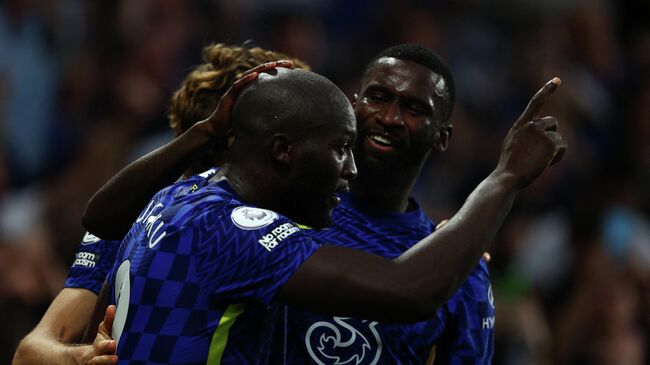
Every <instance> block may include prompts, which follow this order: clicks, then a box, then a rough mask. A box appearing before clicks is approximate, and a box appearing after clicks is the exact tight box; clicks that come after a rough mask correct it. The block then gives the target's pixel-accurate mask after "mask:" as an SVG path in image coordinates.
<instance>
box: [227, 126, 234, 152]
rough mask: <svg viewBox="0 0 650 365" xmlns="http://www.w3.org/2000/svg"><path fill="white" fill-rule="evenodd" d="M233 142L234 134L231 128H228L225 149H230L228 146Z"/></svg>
mask: <svg viewBox="0 0 650 365" xmlns="http://www.w3.org/2000/svg"><path fill="white" fill-rule="evenodd" d="M234 142H235V134H234V133H233V132H232V128H228V131H227V132H226V149H230V146H232V144H233V143H234Z"/></svg>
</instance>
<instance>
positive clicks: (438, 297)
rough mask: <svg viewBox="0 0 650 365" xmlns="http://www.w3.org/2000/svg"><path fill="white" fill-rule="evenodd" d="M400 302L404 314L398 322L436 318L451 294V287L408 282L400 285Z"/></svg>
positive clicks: (447, 284)
mask: <svg viewBox="0 0 650 365" xmlns="http://www.w3.org/2000/svg"><path fill="white" fill-rule="evenodd" d="M400 287H401V291H402V293H401V294H400V296H401V302H402V303H403V306H402V307H403V308H402V309H401V311H402V312H403V313H404V316H403V318H401V319H400V321H407V322H420V321H424V320H428V319H431V318H433V317H435V316H436V313H437V312H438V309H439V308H440V307H442V306H443V305H444V304H445V303H446V301H447V300H448V298H449V297H450V295H451V293H450V290H451V288H452V287H453V285H449V283H440V284H438V285H431V283H430V282H428V281H427V280H410V281H409V282H408V284H404V285H401V286H400Z"/></svg>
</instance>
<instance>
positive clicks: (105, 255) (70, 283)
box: [63, 168, 217, 294]
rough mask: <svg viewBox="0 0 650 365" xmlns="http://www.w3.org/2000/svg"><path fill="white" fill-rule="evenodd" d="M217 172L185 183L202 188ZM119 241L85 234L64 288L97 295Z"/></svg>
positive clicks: (209, 172) (204, 173)
mask: <svg viewBox="0 0 650 365" xmlns="http://www.w3.org/2000/svg"><path fill="white" fill-rule="evenodd" d="M216 172H217V169H216V168H213V169H209V170H207V171H205V172H203V173H201V174H198V175H194V176H192V177H190V178H189V179H187V180H186V181H187V182H189V183H191V184H192V186H193V185H197V188H198V186H203V185H205V184H206V183H207V181H208V179H209V178H210V177H212V176H214V174H215V173H216ZM120 243H121V241H110V240H103V239H101V238H99V237H97V236H95V235H93V234H92V233H90V232H86V234H85V235H84V237H83V238H82V240H81V243H80V244H79V246H78V247H77V251H76V252H75V260H74V262H73V263H72V266H71V267H70V272H69V273H68V277H67V278H66V280H65V283H64V284H63V287H64V288H81V289H87V290H90V291H92V292H94V293H95V294H99V291H100V290H101V288H102V286H103V285H104V281H105V280H106V276H107V275H108V273H109V271H110V270H111V268H112V267H113V264H114V263H115V255H116V254H117V250H118V248H119V247H120Z"/></svg>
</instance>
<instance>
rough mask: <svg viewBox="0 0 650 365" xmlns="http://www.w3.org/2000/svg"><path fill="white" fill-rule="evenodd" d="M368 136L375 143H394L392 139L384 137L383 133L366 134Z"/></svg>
mask: <svg viewBox="0 0 650 365" xmlns="http://www.w3.org/2000/svg"><path fill="white" fill-rule="evenodd" d="M368 138H370V139H371V140H372V141H373V142H375V143H377V144H378V145H380V146H385V147H392V146H393V145H394V143H393V141H392V140H391V139H389V138H388V137H386V136H385V135H381V134H377V133H370V134H369V135H368Z"/></svg>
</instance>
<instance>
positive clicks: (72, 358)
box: [12, 331, 83, 365]
mask: <svg viewBox="0 0 650 365" xmlns="http://www.w3.org/2000/svg"><path fill="white" fill-rule="evenodd" d="M82 350H83V346H80V345H70V344H64V343H62V342H60V340H59V339H56V338H55V337H54V335H53V334H48V333H43V332H37V331H34V332H32V333H30V334H29V335H27V337H25V338H24V339H23V340H22V341H21V342H20V344H19V345H18V348H17V349H16V354H15V355H14V359H13V363H12V364H13V365H36V364H38V365H40V364H50V365H76V364H79V363H80V362H79V360H80V355H81V351H82Z"/></svg>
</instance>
